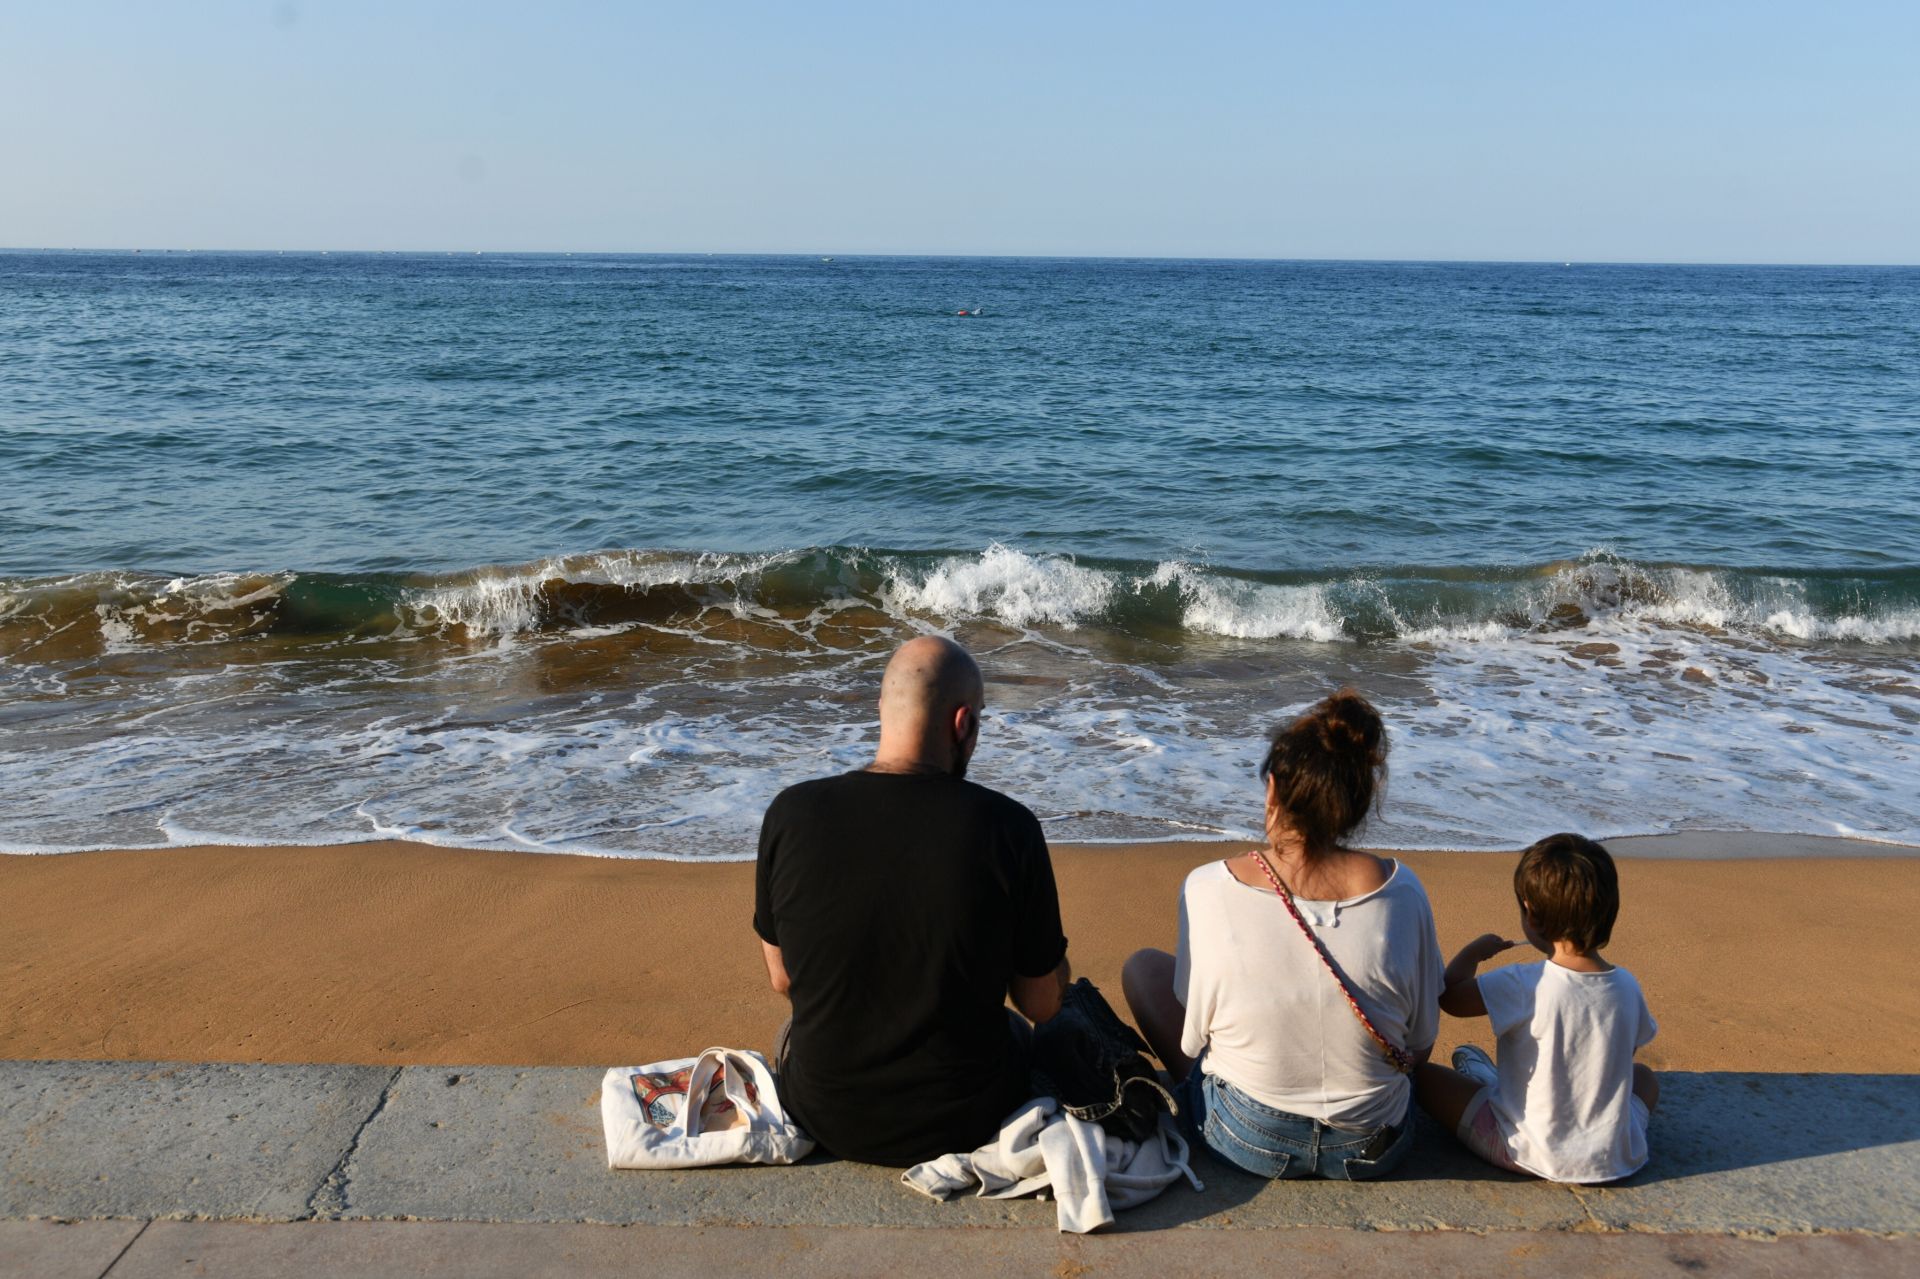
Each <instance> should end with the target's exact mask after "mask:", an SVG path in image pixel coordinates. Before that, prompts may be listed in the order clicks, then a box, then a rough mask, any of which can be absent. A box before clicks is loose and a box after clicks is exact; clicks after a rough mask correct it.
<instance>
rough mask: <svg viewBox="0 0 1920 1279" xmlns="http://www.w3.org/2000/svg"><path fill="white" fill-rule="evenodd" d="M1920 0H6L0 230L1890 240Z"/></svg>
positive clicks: (347, 238)
mask: <svg viewBox="0 0 1920 1279" xmlns="http://www.w3.org/2000/svg"><path fill="white" fill-rule="evenodd" d="M1917 155H1920V4H1915V3H1913V2H1912V0H1889V2H1884V3H1864V2H1863V3H1848V2H1846V0H1834V2H1831V3H1804V2H1803V3H1796V4H1775V3H1768V2H1766V0H1749V2H1744V3H1719V2H1707V0H1663V2H1661V3H1638V2H1630V3H1624V2H1610V3H1586V4H1572V3H1550V2H1547V0H1529V2H1527V3H1467V2H1464V0H1462V2H1459V3H1444V2H1436V0H1426V2H1425V3H1402V2H1401V0H1340V2H1336V0H1326V2H1325V3H1291V4H1288V3H1258V2H1254V0H1249V2H1246V3H1204V2H1187V3H1178V4H1176V3H1162V4H1154V5H1147V4H1125V3H1099V4H1093V3H1087V4H1082V3H1047V2H1046V0H1026V2H1025V3H1014V4H1001V3H980V2H975V3H968V4H924V3H912V2H911V0H891V2H889V3H873V4H869V3H832V2H831V0H817V2H816V3H811V4H803V3H778V4H774V3H752V4H749V3H739V4H735V3H726V2H725V0H712V2H710V3H695V2H689V3H683V4H674V5H662V4H643V3H635V4H617V3H590V2H588V0H571V2H567V0H547V2H545V3H532V2H527V3H491V2H487V0H461V2H460V3H406V2H405V0H393V2H392V3H386V4H377V3H348V2H335V3H329V2H327V0H295V2H292V3H285V2H282V3H275V2H274V0H259V2H254V3H238V2H234V3H229V2H226V0H192V2H191V3H181V4H172V3H100V2H92V0H66V2H65V3H58V4H53V3H47V4H28V3H17V4H8V5H6V6H5V7H4V8H0V244H4V245H9V246H14V247H38V246H48V245H51V246H61V247H66V246H71V245H84V246H101V247H107V246H122V247H134V246H144V247H150V248H158V247H175V248H395V249H397V248H454V249H467V248H473V249H493V250H505V249H556V250H560V249H565V250H593V249H603V250H631V251H656V250H658V251H678V250H714V251H772V252H784V251H797V252H819V253H860V252H869V253H894V252H904V253H915V252H933V253H1061V254H1123V255H1135V254H1138V255H1155V256H1161V255H1164V256H1226V257H1239V256H1247V257H1339V258H1495V259H1582V260H1636V261H1720V262H1726V261H1739V262H1899V263H1916V262H1920V160H1916V156H1917Z"/></svg>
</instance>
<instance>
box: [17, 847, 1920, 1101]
mask: <svg viewBox="0 0 1920 1279" xmlns="http://www.w3.org/2000/svg"><path fill="white" fill-rule="evenodd" d="M1688 838H1689V837H1686V836H1675V837H1670V838H1669V839H1667V840H1666V841H1665V842H1663V843H1659V844H1655V845H1647V844H1644V843H1642V844H1639V845H1637V846H1636V851H1637V852H1640V853H1643V854H1644V853H1647V852H1657V853H1659V854H1660V855H1659V856H1644V855H1641V856H1632V857H1622V858H1621V860H1620V873H1621V880H1622V894H1623V899H1624V905H1623V908H1622V912H1621V918H1620V923H1619V926H1618V927H1617V928H1616V930H1615V934H1614V944H1613V945H1612V946H1611V947H1610V948H1609V951H1608V953H1609V955H1610V957H1612V958H1613V959H1614V960H1615V961H1616V962H1619V963H1621V964H1624V965H1626V966H1628V967H1629V968H1631V969H1633V971H1634V972H1635V973H1636V974H1638V976H1639V977H1640V980H1641V982H1642V983H1643V984H1644V985H1645V987H1646V990H1647V992H1648V997H1649V1000H1650V1002H1651V1003H1652V1006H1653V1009H1654V1012H1655V1015H1656V1016H1657V1017H1658V1018H1659V1020H1660V1026H1661V1030H1660V1037H1659V1038H1658V1039H1657V1040H1656V1041H1655V1042H1654V1044H1653V1045H1652V1046H1651V1047H1650V1049H1648V1050H1647V1051H1646V1052H1645V1054H1644V1055H1643V1059H1644V1060H1646V1061H1648V1062H1649V1063H1651V1064H1652V1065H1654V1066H1655V1067H1656V1068H1672V1069H1681V1070H1745V1071H1833V1072H1904V1071H1908V1070H1911V1068H1912V1063H1913V1061H1914V1060H1915V1059H1916V1057H1917V1056H1920V982H1915V981H1914V980H1913V977H1914V961H1913V958H1912V924H1911V921H1912V919H1913V918H1914V917H1915V914H1916V910H1920V861H1916V860H1913V859H1910V858H1903V857H1888V856H1885V855H1884V854H1885V853H1886V852H1887V851H1888V850H1887V849H1886V848H1885V847H1883V846H1872V845H1863V846H1860V847H1859V848H1858V850H1857V851H1858V852H1859V853H1860V855H1858V856H1840V857H1835V856H1802V857H1783V856H1781V855H1780V854H1781V852H1782V851H1790V850H1783V848H1782V847H1781V846H1780V842H1779V840H1780V837H1774V838H1773V839H1772V840H1770V841H1768V845H1769V846H1768V851H1769V852H1770V853H1772V854H1773V855H1772V856H1766V857H1760V858H1746V859H1728V858H1717V859H1712V860H1706V859H1701V860H1694V859H1690V858H1689V857H1688V856H1687V853H1688V851H1689V845H1688V843H1687V840H1688ZM1724 843H1725V841H1724V838H1721V839H1719V840H1717V841H1715V840H1708V841H1705V844H1706V845H1708V846H1711V847H1714V848H1716V849H1717V848H1720V847H1723V846H1724ZM1223 851H1224V849H1223V848H1222V846H1218V845H1206V844H1192V843H1187V844H1168V845H1131V846H1099V847H1075V846H1061V847H1058V848H1056V849H1055V850H1054V864H1055V868H1056V872H1057V875H1058V878H1059V881H1060V888H1061V898H1062V903H1063V910H1064V915H1065V921H1066V926H1067V931H1068V934H1069V937H1070V939H1071V952H1070V955H1071V958H1072V961H1073V965H1074V969H1075V971H1076V972H1077V973H1079V974H1082V975H1085V976H1089V977H1091V978H1093V980H1094V981H1095V982H1097V983H1099V984H1100V985H1101V986H1102V987H1103V988H1104V989H1106V990H1107V991H1108V992H1109V994H1110V995H1111V996H1112V997H1113V998H1114V999H1115V1001H1116V1003H1117V1002H1118V988H1119V969H1120V964H1121V961H1122V960H1123V959H1124V958H1125V956H1126V955H1127V953H1128V952H1129V951H1131V950H1132V949H1134V948H1135V947H1138V946H1142V945H1160V946H1170V945H1171V944H1172V942H1173V937H1174V927H1175V923H1174V902H1175V896H1176V893H1177V890H1178V886H1179V883H1180V880H1181V878H1182V876H1183V875H1184V874H1185V873H1186V872H1187V870H1188V869H1189V868H1191V867H1192V866H1194V865H1196V864H1198V863H1199V862H1201V861H1204V860H1206V859H1208V858H1210V857H1215V856H1219V855H1220V854H1221V853H1222V852H1223ZM1808 851H1810V852H1812V851H1818V852H1823V853H1831V852H1833V851H1834V848H1833V847H1832V843H1831V841H1824V842H1822V843H1821V844H1818V845H1815V844H1809V845H1808ZM1405 860H1406V861H1407V863H1408V864H1409V865H1410V866H1412V867H1413V868H1414V869H1415V870H1416V871H1417V872H1418V873H1419V875H1420V877H1421V878H1422V880H1423V881H1424V882H1425V883H1426V885H1427V888H1428V891H1429V892H1430V894H1431V895H1432V897H1433V901H1434V905H1435V910H1436V913H1437V915H1438V918H1439V925H1440V941H1441V945H1442V947H1443V949H1445V950H1447V951H1448V952H1449V953H1451V951H1452V949H1453V948H1454V947H1456V946H1458V945H1459V944H1460V943H1462V942H1463V941H1465V940H1467V939H1468V938H1470V937H1472V936H1474V935H1477V934H1478V933H1481V932H1485V931H1500V932H1507V933H1509V935H1511V930H1513V929H1514V928H1515V926H1516V921H1515V917H1514V909H1513V901H1512V895H1511V889H1510V887H1509V876H1510V874H1511V868H1512V864H1513V860H1512V857H1511V856H1510V855H1508V854H1489V853H1412V854H1406V855H1405ZM752 891H753V889H752V866H751V865H750V864H746V863H707V864H700V863H684V862H682V863H675V862H663V861H638V860H615V859H607V858H593V857H574V856H558V855H545V854H532V853H500V852H473V851H466V850H457V849H442V848H434V847H429V846H425V845H419V844H400V843H368V844H355V845H344V846H334V847H280V848H232V847H208V848H177V849H166V850H133V851H122V852H94V853H73V854H64V855H58V856H44V857H5V858H0V974H4V987H5V996H4V1001H5V1002H4V1015H0V1057H7V1058H101V1059H118V1060H155V1059H159V1060H207V1061H237V1062H301V1061H307V1062H358V1063H369V1064H394V1065H399V1064H435V1063H447V1064H452V1063H461V1064H516V1065H593V1064H600V1065H611V1064H620V1063H630V1062H640V1061H648V1060H654V1059H658V1058H663V1057H670V1056H676V1055H681V1054H686V1053H691V1052H694V1051H697V1050H698V1049H700V1048H702V1047H705V1046H707V1045H709V1044H728V1045H740V1046H763V1045H764V1044H765V1043H766V1042H767V1040H768V1039H769V1038H770V1037H771V1034H772V1031H773V1029H774V1027H775V1026H777V1025H778V1023H779V1020H780V1018H781V1015H782V1005H781V1001H780V1000H779V999H778V998H777V997H776V996H774V995H773V994H772V993H771V992H770V991H769V990H768V988H767V985H766V980H765V975H764V972H763V970H762V968H761V963H760V955H759V948H758V946H757V945H756V944H755V939H754V937H753V935H752V933H751V931H750V930H749V927H748V919H749V916H750V913H751V908H752V906H751V903H752ZM1476 1034H1477V1035H1478V1036H1479V1037H1480V1039H1481V1040H1482V1041H1483V1042H1484V1040H1485V1033H1484V1027H1483V1026H1476V1025H1474V1024H1470V1023H1462V1022H1447V1023H1446V1024H1444V1025H1443V1027H1442V1034H1441V1040H1440V1047H1441V1049H1442V1050H1445V1049H1447V1048H1450V1047H1451V1046H1452V1045H1453V1044H1455V1043H1457V1042H1460V1041H1461V1040H1462V1039H1463V1038H1472V1037H1473V1036H1475V1035H1476Z"/></svg>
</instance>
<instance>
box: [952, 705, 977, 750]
mask: <svg viewBox="0 0 1920 1279" xmlns="http://www.w3.org/2000/svg"><path fill="white" fill-rule="evenodd" d="M973 723H974V719H973V707H971V706H960V707H957V708H955V710H954V712H953V740H954V741H956V742H964V741H966V740H967V734H968V733H970V732H972V731H973Z"/></svg>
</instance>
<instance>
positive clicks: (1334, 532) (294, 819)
mask: <svg viewBox="0 0 1920 1279" xmlns="http://www.w3.org/2000/svg"><path fill="white" fill-rule="evenodd" d="M962 312H967V313H968V314H962ZM0 485H3V486H4V493H5V497H6V500H5V501H4V503H0V848H6V849H11V850H15V851H39V850H47V851H52V850H61V849H70V848H79V847H99V846H113V847H121V846H146V845H155V846H158V845H165V844H170V843H185V842H206V841H231V842H328V841H340V840H354V839H367V838H376V837H400V838H407V839H415V840H423V841H430V842H435V843H444V844H455V845H461V846H474V847H519V848H536V849H550V850H566V851H580V852H597V853H608V854H616V855H646V856H674V857H699V858H707V857H739V856H747V855H750V854H751V852H752V848H753V834H754V830H755V826H756V823H757V820H758V815H759V812H760V810H761V809H762V808H763V807H764V805H765V803H766V801H767V799H768V798H769V797H770V796H771V795H772V793H773V792H774V791H776V790H777V789H778V788H779V787H780V786H782V785H784V784H786V783H788V782H791V781H794V780H798V779H799V778H802V777H805V776H809V775H813V774H817V773H821V772H825V771H829V770H832V769H835V768H841V767H850V766H853V765H855V764H857V763H858V762H859V761H860V759H861V758H862V756H863V753H864V752H865V751H866V750H867V749H869V748H870V745H871V741H872V737H873V731H874V710H873V700H874V694H875V685H876V682H877V676H878V671H879V666H880V664H881V663H882V662H883V661H884V658H885V655H886V653H887V652H888V651H889V650H890V649H891V648H892V647H893V646H894V645H896V644H897V643H899V642H900V641H901V640H902V639H903V638H905V637H907V636H910V635H912V634H916V633H919V632H922V631H943V632H949V633H953V634H955V635H957V636H958V637H959V638H960V639H962V640H963V642H965V643H967V644H968V645H969V646H970V647H972V648H973V649H974V650H975V651H976V653H977V654H978V655H979V656H980V658H981V660H982V663H983V665H984V666H985V668H986V670H987V674H988V679H989V702H990V707H989V714H990V719H989V721H988V727H987V733H986V736H985V739H984V740H983V744H982V747H981V751H980V754H979V756H978V758H977V760H976V763H975V768H974V775H975V776H976V777H978V778H980V779H981V780H983V781H985V782H987V783H988V784H991V785H995V786H998V787H1000V788H1002V789H1005V790H1007V791H1009V792H1011V793H1013V794H1015V795H1017V796H1019V797H1020V798H1022V799H1023V800H1025V801H1026V802H1027V803H1029V804H1030V805H1031V806H1032V807H1033V808H1034V809H1035V810H1036V811H1038V812H1039V813H1040V814H1041V815H1042V817H1043V818H1044V819H1045V820H1046V821H1047V824H1048V830H1049V832H1050V834H1051V835H1052V837H1054V838H1055V839H1060V840H1069V839H1082V840H1085V839H1093V840H1106V839H1157V838H1180V837H1201V836H1212V835H1241V834H1249V833H1252V832H1255V831H1257V830H1258V828H1259V825H1260V815H1259V801H1260V792H1259V789H1258V785H1257V783H1256V782H1255V781H1254V780H1253V777H1252V765H1253V762H1254V760H1255V759H1257V757H1258V755H1259V750H1260V746H1261V742H1262V737H1263V734H1264V732H1265V730H1266V729H1267V728H1268V727H1269V726H1270V725H1271V724H1272V723H1273V722H1274V721H1275V720H1276V719H1277V718H1279V717H1281V716H1283V715H1285V714H1286V713H1287V712H1289V711H1290V710H1293V709H1297V708H1298V707H1300V706H1301V705H1303V704H1304V703H1306V702H1308V701H1310V700H1312V699H1313V698H1315V697H1317V696H1320V695H1321V694H1323V693H1324V692H1326V691H1328V690H1330V689H1332V688H1333V687H1335V686H1337V685H1339V684H1342V683H1352V684H1355V685H1357V686H1359V687H1360V688H1362V689H1363V690H1365V691H1366V692H1368V693H1369V694H1370V695H1371V696H1373V697H1374V698H1375V699H1376V700H1377V701H1378V702H1379V704H1380V705H1381V708H1382V710H1383V711H1384V712H1385V713H1386V715H1387V718H1388V721H1389V726H1390V732H1391V734H1392V745H1393V753H1392V757H1391V770H1392V773H1391V781H1390V783H1389V789H1388V797H1387V800H1386V803H1385V806H1384V808H1383V809H1382V811H1381V812H1380V814H1379V815H1378V817H1377V818H1376V819H1375V821H1374V822H1373V825H1372V827H1371V830H1370V832H1369V838H1370V839H1371V840H1372V841H1373V842H1376V843H1380V844H1386V845H1392V846H1398V847H1445V848H1499V847H1511V846H1516V845H1518V844H1520V843H1523V842H1526V841H1528V840H1531V839H1533V838H1535V837H1537V836H1539V835H1541V834H1545V833H1548V832H1550V831H1553V830H1559V829H1574V830H1582V831H1586V832H1589V833H1592V834H1595V835H1600V836H1606V835H1615V834H1626V833H1645V832H1658V831H1667V830H1675V829H1715V830H1759V831H1785V832H1807V833H1819V834H1854V835H1861V836H1865V837H1868V838H1873V839H1879V840H1884V841H1889V842H1894V843H1907V844H1916V843H1920V270H1912V269H1881V268H1825V267H1735V266H1723V267H1683V266H1620V265H1582V264H1571V265H1562V264H1558V263H1555V264H1524V265H1501V264H1454V263H1360V262H1353V263H1330V262H1311V263H1309V262H1222V261H1206V262H1173V261H1100V260H1083V259H1072V260H1056V259H961V258H861V257H854V258H848V257H836V258H821V257H734V256H719V257H714V256H699V257H650V256H593V255H584V254H583V255H578V256H574V255H477V254H464V255H453V254H379V255H374V254H340V253H335V254H319V253H313V254H292V253H289V254H229V253H203V252H194V253H186V252H157V251H149V252H144V253H139V254H134V253H111V254H106V253H98V254H96V253H79V252H46V253H37V252H10V253H0Z"/></svg>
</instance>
